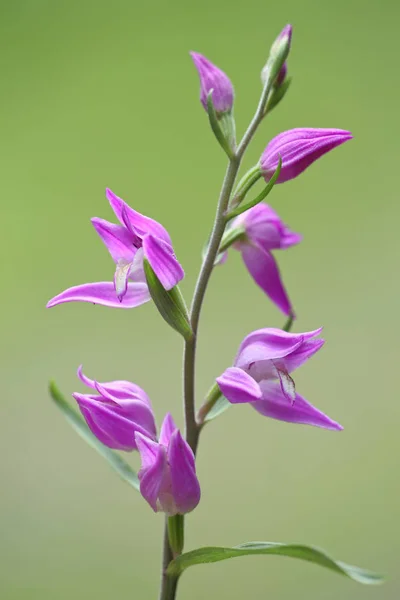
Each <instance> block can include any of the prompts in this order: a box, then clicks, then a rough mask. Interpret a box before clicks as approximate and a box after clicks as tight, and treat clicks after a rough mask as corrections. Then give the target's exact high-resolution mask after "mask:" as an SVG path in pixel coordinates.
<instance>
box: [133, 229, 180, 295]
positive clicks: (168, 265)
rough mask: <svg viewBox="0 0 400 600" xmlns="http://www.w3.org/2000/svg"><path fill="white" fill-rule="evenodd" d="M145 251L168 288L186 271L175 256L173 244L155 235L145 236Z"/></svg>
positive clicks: (145, 254)
mask: <svg viewBox="0 0 400 600" xmlns="http://www.w3.org/2000/svg"><path fill="white" fill-rule="evenodd" d="M143 253H144V256H145V258H147V260H148V261H149V263H150V265H151V268H152V269H153V271H154V273H155V274H156V275H157V277H158V279H159V280H160V283H161V285H162V286H163V287H164V289H166V290H170V289H172V288H173V287H175V286H176V284H177V283H179V281H181V279H183V277H184V275H185V273H184V271H183V269H182V267H181V265H180V264H179V262H178V260H177V259H176V257H175V254H174V251H173V249H172V246H170V245H169V244H166V243H165V242H163V241H162V240H161V239H160V238H157V237H154V236H153V235H146V236H145V237H144V238H143Z"/></svg>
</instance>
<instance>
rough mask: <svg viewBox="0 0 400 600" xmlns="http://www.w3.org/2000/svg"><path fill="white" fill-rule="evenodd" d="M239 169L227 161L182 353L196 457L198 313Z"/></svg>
mask: <svg viewBox="0 0 400 600" xmlns="http://www.w3.org/2000/svg"><path fill="white" fill-rule="evenodd" d="M239 166H240V159H238V158H237V157H236V156H234V157H233V158H231V159H230V161H229V164H228V168H227V170H226V173H225V178H224V182H223V184H222V189H221V193H220V196H219V201H218V206H217V213H216V216H215V221H214V226H213V230H212V233H211V237H210V242H209V245H208V249H207V254H206V256H205V258H204V261H203V264H202V266H201V269H200V274H199V277H198V280H197V284H196V288H195V291H194V295H193V302H192V307H191V311H190V323H191V326H192V331H193V337H192V338H191V339H190V340H187V341H186V343H185V351H184V399H185V423H186V439H187V442H188V444H189V445H190V447H191V448H192V450H193V452H194V453H196V450H197V444H198V440H199V432H200V428H199V425H198V423H197V421H196V413H195V393H194V385H195V363H196V341H197V332H198V327H199V320H200V313H201V308H202V305H203V300H204V296H205V293H206V290H207V286H208V282H209V280H210V275H211V273H212V270H213V267H214V262H215V259H216V256H217V254H218V249H219V245H220V243H221V240H222V236H223V234H224V231H225V224H226V220H225V211H226V208H227V206H228V202H229V199H230V196H231V193H232V189H233V186H234V184H235V179H236V175H237V172H238V170H239Z"/></svg>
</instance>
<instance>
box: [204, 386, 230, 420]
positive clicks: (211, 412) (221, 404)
mask: <svg viewBox="0 0 400 600" xmlns="http://www.w3.org/2000/svg"><path fill="white" fill-rule="evenodd" d="M230 405H231V403H230V402H229V401H228V400H227V399H226V398H225V397H224V396H223V395H222V393H221V390H220V389H219V386H218V384H217V383H214V385H213V386H212V387H211V388H210V390H209V391H208V394H207V396H206V397H205V400H204V404H203V405H202V406H201V407H200V410H199V412H198V414H197V421H198V422H199V423H200V424H203V423H204V424H205V423H208V421H212V420H213V419H215V418H216V417H218V416H219V415H221V414H222V413H223V412H225V411H226V409H227V408H229V407H230Z"/></svg>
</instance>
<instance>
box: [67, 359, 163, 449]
mask: <svg viewBox="0 0 400 600" xmlns="http://www.w3.org/2000/svg"><path fill="white" fill-rule="evenodd" d="M78 377H79V379H80V380H81V381H82V382H83V383H84V384H85V385H87V386H88V387H90V388H91V389H92V390H95V391H96V392H97V393H95V394H79V393H75V394H72V395H73V397H74V398H75V400H76V401H77V403H78V406H79V409H80V411H81V413H82V415H83V417H84V418H85V421H86V423H87V424H88V427H89V429H90V430H91V432H92V433H93V434H94V435H95V436H96V437H97V438H98V439H99V440H100V442H102V443H103V444H104V445H105V446H108V447H109V448H114V449H116V450H125V451H126V452H129V451H131V450H136V449H137V446H136V441H135V433H136V432H138V433H140V434H142V435H145V436H147V437H148V438H150V439H155V438H156V425H155V422H154V415H153V411H152V408H151V403H150V400H149V398H148V396H147V394H146V393H145V392H144V391H143V390H142V388H140V387H139V386H138V385H135V384H134V383H131V382H130V381H109V382H107V383H98V382H97V381H93V380H92V379H89V378H88V377H86V376H85V375H84V374H83V372H82V366H80V367H79V369H78Z"/></svg>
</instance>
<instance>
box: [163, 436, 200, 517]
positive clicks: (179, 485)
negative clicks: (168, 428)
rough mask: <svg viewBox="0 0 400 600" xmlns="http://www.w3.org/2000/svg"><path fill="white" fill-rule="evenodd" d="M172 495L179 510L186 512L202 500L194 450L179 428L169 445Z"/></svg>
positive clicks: (182, 512)
mask: <svg viewBox="0 0 400 600" xmlns="http://www.w3.org/2000/svg"><path fill="white" fill-rule="evenodd" d="M168 463H169V466H170V477H171V488H172V496H173V498H174V501H175V506H176V509H177V512H178V513H180V514H185V513H187V512H190V511H191V510H193V509H194V508H195V507H196V506H197V505H198V503H199V501H200V484H199V481H198V479H197V476H196V467H195V460H194V455H193V452H192V450H191V448H190V446H189V444H188V443H187V442H186V441H185V440H184V439H183V438H182V436H181V433H180V431H179V430H178V429H177V430H175V431H174V433H173V434H172V436H171V439H170V443H169V446H168Z"/></svg>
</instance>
